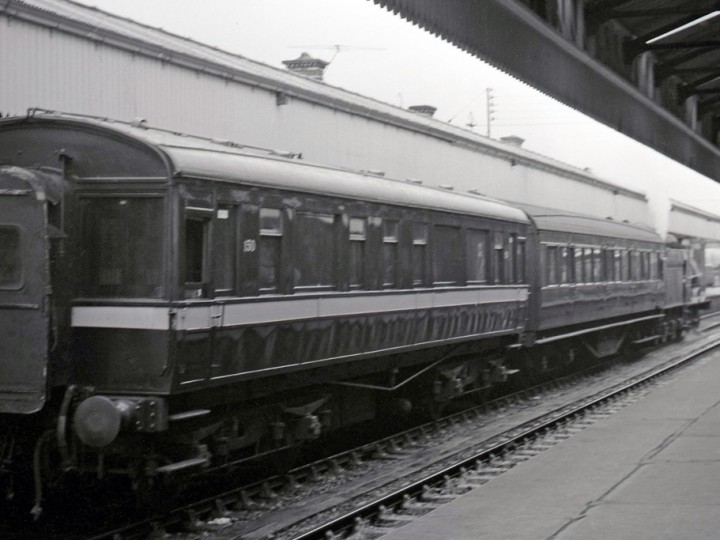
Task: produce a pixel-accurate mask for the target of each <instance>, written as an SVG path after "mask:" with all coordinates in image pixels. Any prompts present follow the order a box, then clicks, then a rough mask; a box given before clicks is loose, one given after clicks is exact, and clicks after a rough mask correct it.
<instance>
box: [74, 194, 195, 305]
mask: <svg viewBox="0 0 720 540" xmlns="http://www.w3.org/2000/svg"><path fill="white" fill-rule="evenodd" d="M80 205H81V209H82V216H83V232H82V244H81V245H82V248H83V250H82V253H81V257H82V261H83V267H84V273H85V275H84V277H83V279H82V280H81V281H82V291H81V294H83V295H85V296H105V297H107V296H114V297H121V298H126V297H146V298H147V297H150V298H157V297H161V296H163V295H164V294H165V290H164V287H163V271H162V270H163V252H164V239H163V231H164V230H165V227H164V222H163V221H164V218H163V216H164V212H163V200H162V199H161V198H150V197H148V198H139V197H138V198H87V199H83V200H82V201H81V202H80ZM198 224H199V225H200V227H202V222H198ZM196 225H197V224H196ZM191 229H192V225H191ZM198 234H199V233H198V231H197V230H195V231H194V232H193V231H190V235H195V237H197V236H198ZM196 240H197V241H201V240H200V239H199V238H196ZM191 266H192V267H193V268H192V270H191V272H195V273H197V272H198V268H202V265H201V264H198V263H197V262H196V261H194V262H193V264H192V265H191Z"/></svg>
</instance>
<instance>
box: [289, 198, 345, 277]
mask: <svg viewBox="0 0 720 540" xmlns="http://www.w3.org/2000/svg"><path fill="white" fill-rule="evenodd" d="M297 225H298V237H297V238H298V240H299V241H298V242H297V250H296V252H295V259H296V266H295V270H296V272H295V285H297V286H298V287H332V286H334V285H335V260H336V256H335V251H336V250H335V216H333V215H332V214H318V213H315V212H298V214H297ZM293 238H295V235H293Z"/></svg>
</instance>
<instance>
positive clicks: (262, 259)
mask: <svg viewBox="0 0 720 540" xmlns="http://www.w3.org/2000/svg"><path fill="white" fill-rule="evenodd" d="M282 236H283V223H282V213H281V211H280V210H279V209H277V208H261V209H260V240H259V253H258V260H259V264H260V272H259V274H258V280H259V285H260V290H261V291H264V292H268V291H276V290H277V288H278V282H279V273H280V250H281V248H282Z"/></svg>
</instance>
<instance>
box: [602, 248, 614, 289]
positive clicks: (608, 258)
mask: <svg viewBox="0 0 720 540" xmlns="http://www.w3.org/2000/svg"><path fill="white" fill-rule="evenodd" d="M603 254H604V260H605V277H606V281H615V250H613V249H605V250H604V251H603Z"/></svg>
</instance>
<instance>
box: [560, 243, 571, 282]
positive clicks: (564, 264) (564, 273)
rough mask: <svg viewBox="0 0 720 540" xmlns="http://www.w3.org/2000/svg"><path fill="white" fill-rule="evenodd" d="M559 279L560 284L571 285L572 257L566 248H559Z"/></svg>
mask: <svg viewBox="0 0 720 540" xmlns="http://www.w3.org/2000/svg"><path fill="white" fill-rule="evenodd" d="M559 255H560V260H559V261H558V278H559V281H560V283H570V255H569V250H568V248H566V247H561V248H559Z"/></svg>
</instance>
